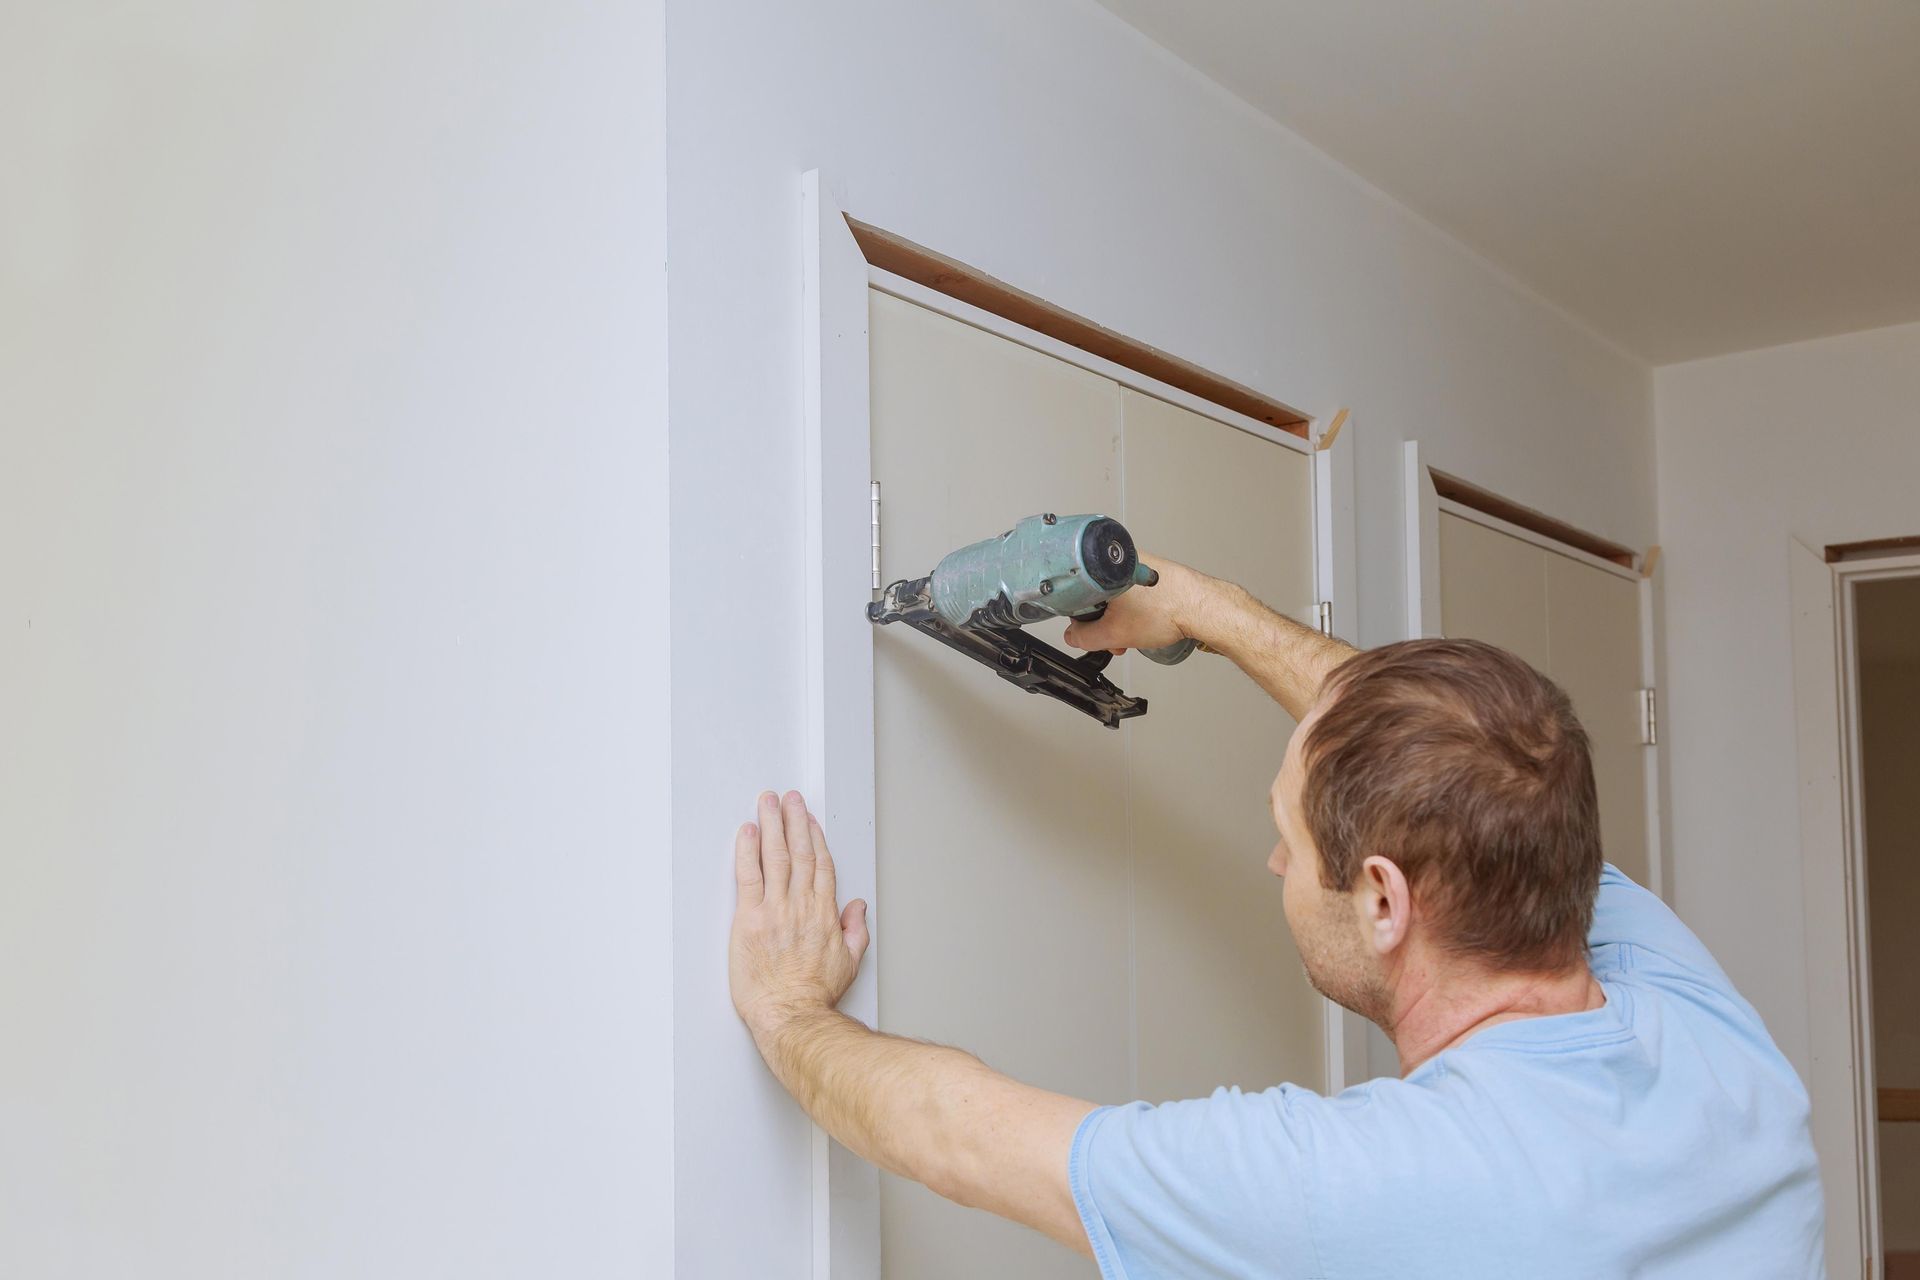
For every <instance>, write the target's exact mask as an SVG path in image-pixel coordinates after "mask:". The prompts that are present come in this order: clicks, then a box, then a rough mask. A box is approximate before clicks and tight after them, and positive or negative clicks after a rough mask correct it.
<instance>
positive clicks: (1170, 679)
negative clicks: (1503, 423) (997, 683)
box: [1121, 391, 1322, 1100]
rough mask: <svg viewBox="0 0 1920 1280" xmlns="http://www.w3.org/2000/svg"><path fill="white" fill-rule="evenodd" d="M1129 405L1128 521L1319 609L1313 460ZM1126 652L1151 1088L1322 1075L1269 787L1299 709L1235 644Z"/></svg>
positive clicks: (1150, 1092)
mask: <svg viewBox="0 0 1920 1280" xmlns="http://www.w3.org/2000/svg"><path fill="white" fill-rule="evenodd" d="M1125 409H1126V418H1125V423H1126V445H1125V448H1126V486H1125V488H1126V501H1127V515H1126V519H1127V523H1128V527H1129V528H1130V529H1133V530H1135V531H1136V536H1138V537H1139V538H1140V539H1141V540H1142V541H1143V543H1145V544H1146V546H1147V549H1149V550H1152V551H1155V552H1159V553H1161V554H1164V555H1167V556H1170V557H1172V558H1173V559H1175V560H1180V561H1182V562H1184V563H1187V564H1192V565H1195V566H1197V567H1199V568H1202V569H1205V570H1206V571H1207V572H1209V573H1213V574H1217V575H1219V576H1221V577H1225V578H1229V579H1231V580H1233V581H1235V582H1238V583H1240V584H1241V585H1242V586H1244V587H1246V588H1247V589H1248V590H1249V591H1251V592H1253V593H1254V595H1256V596H1258V597H1259V598H1260V599H1262V600H1264V601H1266V602H1267V603H1268V604H1270V605H1272V606H1273V607H1274V608H1275V609H1278V610H1279V611H1280V612H1282V613H1285V614H1287V615H1289V616H1291V617H1293V618H1295V619H1298V620H1300V621H1303V622H1304V621H1307V620H1308V618H1310V617H1311V615H1312V611H1313V605H1314V592H1313V564H1312V558H1311V554H1310V549H1311V547H1312V546H1313V498H1312V486H1313V475H1312V467H1311V465H1310V464H1309V463H1308V461H1307V459H1306V458H1305V457H1304V456H1303V455H1301V454H1298V453H1295V452H1293V451H1292V450H1290V449H1282V448H1277V447H1276V446H1275V445H1274V444H1273V443H1272V442H1270V441H1267V440H1262V439H1259V438H1258V437H1256V436H1251V435H1248V434H1247V433H1246V432H1244V431H1237V430H1235V429H1234V428H1232V427H1229V426H1226V425H1224V424H1222V423H1219V422H1215V421H1213V420H1212V419H1210V418H1203V417H1201V416H1200V415H1199V414H1196V413H1191V412H1189V411H1187V410H1185V409H1181V408H1177V407H1175V406H1173V405H1170V404H1168V403H1166V402H1165V401H1162V400H1155V399H1153V398H1152V397H1150V396H1144V395H1140V394H1138V393H1136V392H1131V391H1129V392H1127V393H1126V397H1125ZM1122 661H1123V662H1124V663H1125V670H1124V674H1123V676H1122V677H1121V682H1122V685H1123V687H1124V688H1126V689H1127V690H1128V691H1129V692H1132V693H1139V694H1142V695H1144V696H1145V697H1146V698H1147V699H1148V700H1149V702H1150V704H1151V705H1150V708H1149V711H1148V714H1147V715H1146V716H1144V717H1142V718H1141V719H1139V720H1134V721H1131V722H1129V725H1128V728H1129V731H1130V732H1131V734H1132V737H1133V743H1132V750H1133V761H1132V768H1131V770H1130V776H1131V778H1132V780H1133V783H1132V789H1131V792H1130V794H1129V796H1128V810H1129V814H1130V821H1129V823H1128V829H1129V835H1130V837H1131V839H1132V842H1133V859H1134V893H1133V913H1134V938H1135V942H1134V948H1135V949H1134V964H1135V984H1136V991H1137V1001H1138V1005H1137V1011H1136V1016H1137V1018H1138V1028H1139V1063H1140V1074H1139V1080H1138V1086H1137V1089H1138V1092H1139V1094H1140V1095H1141V1096H1142V1097H1145V1098H1148V1099H1153V1100H1161V1099H1167V1098H1183V1097H1195V1096H1199V1095H1204V1094H1205V1093H1207V1092H1209V1091H1210V1090H1212V1089H1214V1088H1215V1087H1217V1086H1219V1085H1223V1084H1236V1085H1239V1086H1241V1087H1242V1088H1244V1089H1247V1090H1256V1089H1263V1088H1266V1087H1267V1086H1269V1085H1273V1084H1278V1083H1280V1082H1281V1081H1283V1080H1285V1081H1294V1082H1296V1083H1299V1082H1308V1083H1311V1082H1314V1081H1317V1080H1318V1079H1319V1077H1320V1073H1321V1070H1322V1068H1321V1061H1322V1059H1321V1043H1320V1042H1321V1036H1322V1030H1321V1012H1320V1008H1321V1006H1320V998H1319V996H1317V995H1316V994H1315V993H1314V991H1313V989H1312V988H1311V987H1310V986H1308V985H1307V981H1306V975H1305V973H1304V972H1303V970H1302V969H1301V967H1300V959H1299V955H1298V953H1297V952H1296V951H1295V950H1294V948H1293V944H1292V942H1291V941H1290V937H1289V934H1288V933H1287V924H1286V917H1285V915H1284V913H1283V912H1282V910H1281V884H1280V881H1279V880H1278V879H1276V878H1275V877H1274V875H1273V873H1272V872H1270V871H1268V870H1267V866H1266V862H1267V856H1268V854H1269V853H1271V852H1272V850H1273V844H1274V830H1273V822H1272V819H1271V818H1270V817H1269V816H1268V809H1267V806H1266V796H1267V790H1268V788H1269V787H1271V786H1272V785H1273V777H1274V774H1275V773H1277V772H1278V771H1279V768H1280V760H1281V757H1282V756H1284V755H1285V754H1286V749H1287V737H1288V735H1290V734H1291V733H1292V732H1293V721H1292V719H1291V718H1290V717H1289V716H1288V715H1287V713H1286V712H1284V711H1282V710H1281V709H1280V707H1279V705H1278V704H1277V703H1275V702H1273V701H1272V700H1271V699H1269V698H1268V697H1267V696H1266V695H1265V694H1264V693H1262V692H1261V691H1260V690H1259V689H1258V688H1257V687H1256V686H1255V685H1254V684H1253V683H1252V682H1251V681H1250V680H1248V679H1247V677H1246V676H1245V675H1243V674H1242V673H1241V672H1240V670H1239V669H1238V668H1237V667H1235V666H1234V665H1233V664H1232V663H1230V662H1228V661H1227V660H1226V659H1225V658H1221V657H1218V656H1215V655H1213V654H1206V653H1195V654H1194V655H1193V656H1192V657H1190V658H1188V659H1187V660H1186V661H1185V662H1184V663H1181V664H1180V665H1179V666H1176V667H1162V666H1158V665H1156V664H1154V663H1152V662H1150V661H1148V660H1147V659H1145V658H1143V657H1141V656H1139V655H1138V654H1132V653H1130V654H1128V655H1127V656H1126V657H1125V658H1124V659H1123V660H1122Z"/></svg>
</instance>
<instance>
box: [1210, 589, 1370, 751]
mask: <svg viewBox="0 0 1920 1280" xmlns="http://www.w3.org/2000/svg"><path fill="white" fill-rule="evenodd" d="M1181 626H1182V629H1183V630H1185V631H1186V633H1187V634H1188V635H1191V636H1192V637H1193V638H1194V639H1196V640H1198V641H1199V642H1200V643H1201V644H1204V645H1205V646H1206V647H1207V648H1209V649H1211V650H1213V651H1214V652H1215V653H1219V654H1222V655H1224V656H1226V657H1227V658H1230V659H1231V660H1232V661H1233V663H1234V665H1236V666H1238V667H1239V668H1240V669H1241V670H1242V671H1244V672H1246V673H1247V674H1248V675H1249V676H1251V677H1252V678H1253V680H1254V682H1255V683H1256V684H1258V685H1259V686H1260V687H1261V688H1262V689H1265V690H1266V691H1267V692H1268V693H1269V694H1271V695H1272V696H1273V699H1274V701H1276V702H1278V703H1279V704H1280V705H1281V706H1282V707H1284V708H1286V711H1287V714H1288V715H1290V716H1292V717H1293V718H1294V719H1295V720H1296V721H1298V720H1300V719H1303V718H1304V717H1305V716H1306V714H1307V711H1308V710H1309V709H1310V708H1311V707H1312V706H1313V704H1314V702H1315V700H1316V699H1318V698H1319V696H1320V686H1321V685H1322V684H1323V683H1325V681H1326V678H1327V676H1328V674H1329V673H1331V672H1332V671H1333V669H1334V668H1335V667H1337V666H1339V665H1340V664H1341V663H1343V662H1345V661H1346V660H1347V659H1348V658H1351V657H1352V656H1353V655H1354V654H1355V652H1357V651H1356V650H1355V649H1354V648H1353V646H1352V645H1349V644H1347V643H1345V642H1344V641H1340V640H1336V639H1334V638H1333V637H1332V636H1327V635H1322V634H1321V633H1320V632H1318V631H1315V630H1313V629H1312V628H1310V627H1303V626H1301V625H1300V624H1299V623H1297V622H1295V621H1294V620H1293V619H1291V618H1288V617H1285V616H1283V615H1281V614H1278V613H1275V612H1274V611H1273V610H1272V609H1269V608H1268V607H1267V606H1266V605H1264V604H1261V603H1260V602H1259V601H1258V600H1256V599H1254V598H1253V595H1252V594H1251V593H1250V592H1248V591H1247V590H1246V589H1245V588H1244V587H1240V586H1238V585H1236V584H1234V583H1231V582H1227V581H1225V580H1224V579H1221V578H1206V577H1202V578H1201V579H1200V581H1199V583H1198V584H1197V586H1196V588H1195V590H1194V592H1193V598H1192V601H1191V603H1190V605H1189V612H1188V616H1187V617H1186V618H1184V619H1183V620H1182V623H1181Z"/></svg>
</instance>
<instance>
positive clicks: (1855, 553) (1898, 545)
mask: <svg viewBox="0 0 1920 1280" xmlns="http://www.w3.org/2000/svg"><path fill="white" fill-rule="evenodd" d="M1905 551H1920V534H1910V535H1907V536H1905V537H1899V538H1868V539H1867V540H1866V541H1864V542H1835V543H1832V544H1831V545H1829V546H1828V547H1827V563H1828V564H1838V563H1840V562H1841V561H1842V560H1865V559H1868V558H1869V557H1872V556H1892V555H1899V554H1900V553H1902V552H1905Z"/></svg>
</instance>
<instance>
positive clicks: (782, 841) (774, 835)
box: [760, 791, 793, 902]
mask: <svg viewBox="0 0 1920 1280" xmlns="http://www.w3.org/2000/svg"><path fill="white" fill-rule="evenodd" d="M760 874H761V877H762V878H763V879H764V880H765V881H766V900H767V901H768V902H785V901H786V899H787V885H788V882H789V881H791V880H792V878H793V856H792V855H791V854H790V853H789V852H788V851H787V833H786V828H785V825H784V824H783V823H782V821H781V817H780V797H778V796H776V795H774V794H773V792H771V791H762V792H761V793H760Z"/></svg>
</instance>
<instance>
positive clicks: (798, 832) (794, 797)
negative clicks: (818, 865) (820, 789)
mask: <svg viewBox="0 0 1920 1280" xmlns="http://www.w3.org/2000/svg"><path fill="white" fill-rule="evenodd" d="M780 821H781V823H782V824H783V825H784V826H785V827H786V829H787V851H788V854H789V856H790V857H791V858H792V860H793V867H792V872H791V874H792V877H793V883H792V886H791V888H790V889H789V892H790V893H794V894H802V893H809V894H810V893H812V892H813V865H814V856H813V829H812V827H813V815H812V814H810V813H808V812H807V802H806V801H805V800H803V799H801V797H800V793H799V792H798V791H789V792H787V796H786V799H784V800H782V801H781V802H780Z"/></svg>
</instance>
